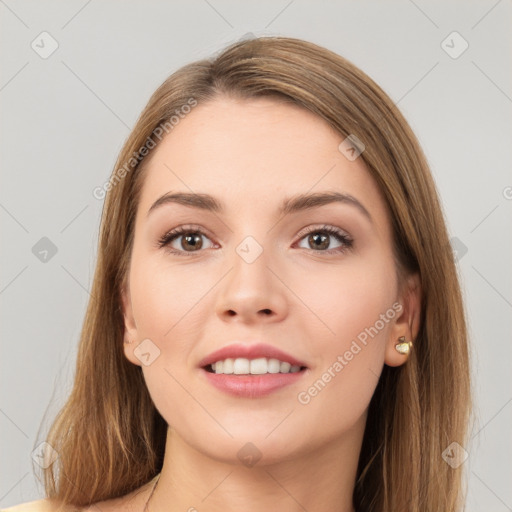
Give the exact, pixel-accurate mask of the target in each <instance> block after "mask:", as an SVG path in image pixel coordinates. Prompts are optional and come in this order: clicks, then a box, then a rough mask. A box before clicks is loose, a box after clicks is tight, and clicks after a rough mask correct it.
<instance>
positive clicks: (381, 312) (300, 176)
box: [123, 98, 409, 463]
mask: <svg viewBox="0 0 512 512" xmlns="http://www.w3.org/2000/svg"><path fill="white" fill-rule="evenodd" d="M344 138H345V137H343V136H341V135H339V134H338V133H336V132H335V131H333V130H332V129H331V128H330V127H329V126H328V125H327V124H326V123H325V121H323V120H322V119H320V118H319V117H317V116H315V115H314V114H312V113H310V112H309V111H306V110H304V109H302V108H300V107H298V106H292V105H290V104H284V103H279V102H277V101H275V100H271V99H268V98H267V99H254V100H250V101H247V100H244V101H239V100H233V99H228V98H219V99H216V100H214V101H212V102H210V103H205V104H200V105H198V106H197V107H195V108H194V109H193V110H192V112H191V113H190V114H188V115H187V117H185V118H184V119H182V120H181V121H180V122H179V124H178V125H176V126H175V127H174V128H173V130H172V132H171V133H170V134H169V135H168V136H167V137H166V138H164V139H163V141H162V143H161V144H160V145H159V146H158V147H157V148H156V149H155V150H154V154H152V158H151V161H150V162H149V163H148V167H147V169H146V171H147V175H146V178H145V181H144V185H143V188H142V191H141V197H140V202H139V205H138V211H137V217H136V223H135V237H134V245H133V251H132V258H131V266H130V269H129V281H128V283H129V284H128V286H127V288H126V290H124V293H123V307H124V314H125V324H126V332H125V339H126V340H134V341H135V342H134V343H131V344H130V345H125V354H126V357H127V358H128V359H129V360H130V361H131V362H132V363H133V364H136V365H139V366H141V367H142V370H143V374H144V378H145V381H146V384H147V386H148V389H149V392H150V394H151V397H152V399H153V401H154V403H155V406H156V407H157V409H158V410H159V412H160V413H161V415H162V416H163V417H164V419H165V420H166V421H167V423H168V424H169V425H171V426H172V427H173V429H174V430H175V432H176V433H177V434H178V435H179V436H180V437H181V438H182V439H184V440H185V442H186V443H187V444H188V445H190V446H192V447H193V448H195V449H196V450H198V451H200V452H202V453H204V454H207V455H208V456H210V457H212V458H215V459H218V460H222V461H232V462H233V461H234V462H236V461H237V453H238V452H239V450H240V448H241V447H242V446H244V445H245V443H248V442H251V443H252V444H253V445H254V446H255V447H257V449H258V450H259V456H261V457H262V460H261V463H265V462H266V461H267V462H271V461H276V460H286V459H292V458H294V457H297V456H298V455H300V454H305V453H308V452H311V451H313V450H318V449H319V448H321V447H322V446H327V445H328V444H329V443H333V442H336V441H337V440H341V439H343V438H344V436H348V435H349V433H350V432H353V431H354V429H359V431H362V429H364V424H365V420H366V413H367V409H368V405H369V402H370V399H371V397H372V395H373V392H374V390H375V387H376V385H377V382H378V378H379V375H380V373H381V371H382V367H383V365H384V364H385V363H387V364H389V365H392V366H396V365H399V364H402V363H403V362H405V359H404V356H402V355H400V354H398V353H397V352H396V351H394V349H393V346H394V344H395V343H396V339H397V337H398V336H400V335H406V336H407V332H406V331H404V325H405V323H404V324H403V325H402V322H405V320H403V318H402V317H403V314H401V312H400V311H401V309H400V308H402V303H401V300H400V299H401V297H400V296H399V290H398V282H397V278H396V269H395V263H394V259H393V253H392V233H391V227H390V225H391V224H390V218H389V214H388V212H387V210H386V206H385V202H384V199H383V197H382V196H381V194H380V191H379V189H378V187H377V185H376V183H375V182H374V180H373V178H372V177H371V175H370V174H369V172H368V171H367V169H366V167H365V164H364V162H363V160H362V158H356V159H355V160H349V159H348V158H347V157H346V156H345V154H344V153H342V152H341V151H340V150H339V149H338V146H339V145H340V143H341V142H342V141H343V140H344ZM176 193H185V194H190V193H195V194H207V195H209V196H212V197H213V198H214V199H215V201H216V203H218V205H219V208H218V209H212V208H206V206H207V205H208V204H209V202H207V201H206V200H204V199H203V203H202V205H203V207H198V206H197V205H196V206H194V205H193V204H191V203H190V202H189V203H188V204H183V202H176V201H171V200H168V201H163V200H161V201H159V204H156V205H155V203H156V202H157V201H158V200H159V199H160V198H161V197H162V196H164V195H166V194H176ZM326 193H327V194H330V195H331V198H332V196H333V193H337V194H339V196H338V197H341V198H345V199H342V200H338V201H332V200H331V201H325V200H324V201H320V202H317V203H315V202H314V201H313V202H309V203H307V202H304V201H302V202H301V201H298V202H297V201H295V202H294V201H293V199H294V198H296V197H297V196H300V195H307V194H319V195H320V194H326ZM347 196H348V199H347ZM285 201H288V203H285V204H287V205H288V208H286V209H284V210H283V209H282V207H283V203H284V202H285ZM305 205H309V207H308V208H304V206H305ZM210 206H211V205H210ZM177 229H181V230H182V231H175V230H177ZM408 339H409V338H408ZM141 343H142V344H141ZM258 344H265V345H267V348H268V346H269V345H270V346H271V347H273V348H274V349H278V350H281V351H282V352H284V354H281V353H279V354H278V355H277V357H276V354H275V353H273V352H268V351H265V349H263V351H262V352H258V351H254V352H250V351H244V349H247V348H250V349H252V348H254V346H255V345H258ZM228 345H238V349H236V347H235V352H234V353H233V354H231V353H229V354H223V355H219V356H218V357H217V359H220V360H225V359H228V358H227V357H225V356H227V355H233V357H232V359H236V356H237V355H238V356H241V359H242V360H243V361H242V362H241V363H240V362H239V363H236V361H235V362H234V367H235V368H238V370H233V371H235V374H231V375H229V374H228V375H222V374H215V373H210V372H209V371H208V370H210V368H207V369H205V368H203V367H202V366H203V363H204V362H205V361H206V360H207V359H205V358H208V356H209V355H210V354H212V353H213V352H215V351H217V350H219V349H222V348H224V347H226V346H228ZM260 348H261V347H260ZM265 354H267V355H268V356H269V357H267V358H266V359H267V361H268V360H269V359H277V360H278V363H276V362H273V363H269V364H268V366H266V367H265V366H263V370H261V368H262V367H261V366H258V363H255V364H256V366H253V369H255V371H256V372H258V371H267V372H269V371H276V369H278V371H279V372H281V371H286V369H287V367H288V366H289V365H288V366H287V365H286V364H285V365H284V366H283V365H282V363H287V362H293V361H291V360H292V359H294V360H295V363H300V364H299V365H300V366H301V367H302V369H301V370H300V371H298V372H293V373H288V374H286V373H277V374H276V373H271V374H269V373H267V374H261V375H252V376H251V375H245V376H244V375H242V374H238V373H236V371H245V370H244V365H245V364H246V363H245V360H247V359H248V360H249V363H248V365H249V368H251V365H252V363H251V361H252V360H255V359H261V357H262V356H264V355H265ZM245 356H247V357H245ZM271 356H274V357H271ZM214 358H215V356H214ZM288 359H290V361H288ZM263 362H264V361H263ZM260 363H262V361H260ZM237 364H238V367H237ZM272 365H273V366H272ZM276 365H277V366H276ZM223 366H225V367H226V368H228V369H227V371H228V372H229V371H231V370H229V366H230V363H229V362H228V363H226V362H224V363H223ZM271 367H272V368H273V369H272V370H271ZM258 368H259V369H258ZM265 368H266V370H265ZM218 369H219V368H218ZM237 379H238V380H237Z"/></svg>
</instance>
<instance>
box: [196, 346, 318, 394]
mask: <svg viewBox="0 0 512 512" xmlns="http://www.w3.org/2000/svg"><path fill="white" fill-rule="evenodd" d="M199 366H200V368H201V369H202V370H203V374H204V376H205V377H206V378H207V379H208V381H209V382H210V383H211V384H213V385H214V386H215V387H216V388H218V389H220V390H221V391H224V392H227V393H229V394H231V395H235V396H240V397H247V398H257V397H262V396H265V395H268V394H269V393H272V392H273V391H276V390H277V389H280V388H282V387H283V386H286V385H288V384H291V383H292V382H295V381H296V380H297V379H299V378H302V376H303V375H304V373H305V371H306V370H307V369H308V368H307V366H306V365H305V364H304V363H303V362H301V361H299V360H298V359H296V358H294V357H293V356H291V355H289V354H287V353H285V352H283V351H282V350H280V349H278V348H276V347H273V346H272V345H266V344H261V343H259V344H256V345H247V344H239V343H235V344H231V345H228V346H226V347H223V348H221V349H220V350H216V351H215V352H213V353H211V354H210V355H209V356H207V357H206V358H204V359H203V360H202V361H201V362H200V363H199Z"/></svg>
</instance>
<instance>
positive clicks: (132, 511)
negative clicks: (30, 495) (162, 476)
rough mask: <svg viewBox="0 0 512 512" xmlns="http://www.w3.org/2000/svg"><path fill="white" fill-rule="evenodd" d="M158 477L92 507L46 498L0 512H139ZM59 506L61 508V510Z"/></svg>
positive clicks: (0, 511)
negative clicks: (63, 504) (62, 503)
mask: <svg viewBox="0 0 512 512" xmlns="http://www.w3.org/2000/svg"><path fill="white" fill-rule="evenodd" d="M157 478H158V475H157V476H156V477H155V478H153V479H152V480H151V481H150V482H148V483H146V484H144V485H143V486H142V487H139V488H138V489H135V490H134V491H132V492H130V493H129V494H126V495H125V496H122V497H120V498H113V499H110V500H105V501H100V502H97V503H95V504H94V505H91V506H90V507H76V506H73V505H66V506H64V507H63V506H62V505H61V503H60V502H59V501H56V500H53V499H49V498H45V499H42V500H36V501H30V502H26V503H21V504H20V505H15V506H14V507H9V508H2V509H1V510H0V512H98V510H101V512H139V511H140V510H142V509H143V508H144V505H145V503H146V501H147V499H148V498H149V495H150V494H151V491H152V489H153V486H154V484H155V483H156V481H157ZM59 505H60V506H61V508H59Z"/></svg>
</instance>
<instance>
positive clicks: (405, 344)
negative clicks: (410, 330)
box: [395, 336, 412, 355]
mask: <svg viewBox="0 0 512 512" xmlns="http://www.w3.org/2000/svg"><path fill="white" fill-rule="evenodd" d="M398 341H399V342H400V343H397V344H396V345H395V349H396V351H397V352H400V354H404V355H408V354H409V352H410V351H411V348H412V341H405V336H400V338H398Z"/></svg>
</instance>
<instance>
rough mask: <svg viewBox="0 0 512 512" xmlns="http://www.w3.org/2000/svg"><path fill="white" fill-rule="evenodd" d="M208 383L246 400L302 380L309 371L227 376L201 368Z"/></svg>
mask: <svg viewBox="0 0 512 512" xmlns="http://www.w3.org/2000/svg"><path fill="white" fill-rule="evenodd" d="M201 371H202V372H203V373H204V374H205V375H206V378H207V379H208V381H209V382H210V383H211V384H213V385H214V386H215V387H216V388H217V389H220V390H221V391H224V392H225V393H228V394H230V395H234V396H240V397H244V398H260V397H263V396H266V395H269V394H270V393H273V392H274V391H277V390H278V389H281V388H283V387H285V386H288V385H290V384H293V383H294V382H297V381H298V380H300V379H301V378H302V377H303V376H304V374H305V373H306V371H307V370H301V371H300V372H294V373H265V374H263V375H225V374H223V373H211V372H208V371H206V370H205V369H204V368H201Z"/></svg>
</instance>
